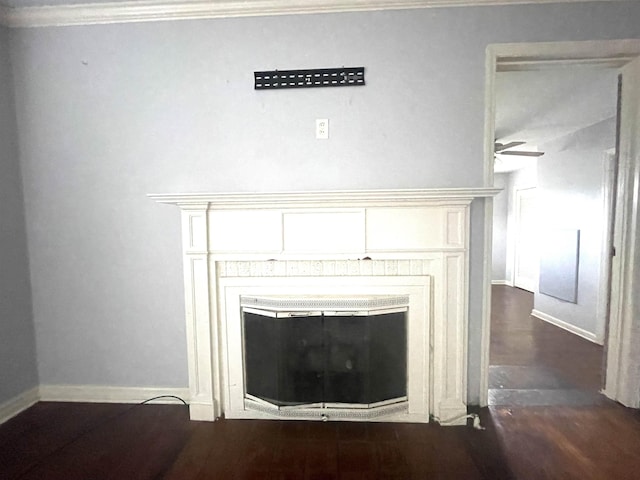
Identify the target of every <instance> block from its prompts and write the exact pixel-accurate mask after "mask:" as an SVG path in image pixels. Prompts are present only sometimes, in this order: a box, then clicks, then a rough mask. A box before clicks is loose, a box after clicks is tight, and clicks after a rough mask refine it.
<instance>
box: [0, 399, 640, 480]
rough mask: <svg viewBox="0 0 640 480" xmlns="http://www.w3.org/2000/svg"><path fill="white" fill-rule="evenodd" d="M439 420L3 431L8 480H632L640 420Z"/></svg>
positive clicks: (618, 414) (111, 418)
mask: <svg viewBox="0 0 640 480" xmlns="http://www.w3.org/2000/svg"><path fill="white" fill-rule="evenodd" d="M481 417H482V423H483V425H484V426H485V427H486V430H484V431H478V430H474V429H473V428H470V427H440V426H438V425H434V424H391V423H346V422H328V423H322V422H299V421H253V420H219V421H217V422H191V421H189V416H188V410H187V407H185V406H182V405H115V404H111V405H107V404H81V403H76V404H69V403H38V404H36V405H34V406H33V407H31V408H30V409H28V410H27V411H25V412H23V413H22V414H20V415H18V416H16V417H15V418H13V419H11V420H9V421H8V422H6V423H5V424H3V425H1V426H0V478H1V479H3V480H13V479H23V480H26V479H39V480H42V479H44V480H58V479H60V480H102V479H117V480H125V479H126V480H129V479H135V480H145V479H172V480H182V479H184V480H189V479H193V480H195V479H224V480H226V479H269V480H271V479H276V480H277V479H317V480H320V479H397V480H411V479H456V480H474V479H486V480H503V479H504V480H508V479H531V480H539V479H563V480H572V479H576V480H577V479H580V480H595V479H598V480H600V479H602V480H604V479H635V478H638V472H640V456H639V455H638V454H637V447H638V445H640V415H639V414H638V412H636V411H631V410H629V409H626V408H624V407H622V406H620V405H617V404H614V403H613V402H609V403H607V404H605V405H599V406H589V407H490V408H484V409H482V411H481Z"/></svg>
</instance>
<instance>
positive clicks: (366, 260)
mask: <svg viewBox="0 0 640 480" xmlns="http://www.w3.org/2000/svg"><path fill="white" fill-rule="evenodd" d="M495 193H496V191H495V190H493V189H483V188H479V189H448V190H399V191H388V190H382V191H358V192H308V193H273V194H176V195H150V196H151V197H152V198H154V199H155V200H157V201H159V202H162V203H172V204H176V205H178V206H179V207H180V208H181V210H182V236H183V252H182V253H183V258H184V285H185V307H186V321H187V324H186V327H187V328H186V330H187V345H188V359H189V386H190V394H191V395H190V399H189V404H190V415H191V418H192V419H194V420H214V419H215V418H217V417H219V416H221V415H224V416H226V417H227V418H270V419H279V418H302V419H315V420H363V421H371V420H376V421H405V422H428V421H429V420H430V418H434V417H435V418H438V419H440V420H443V421H445V420H451V419H455V418H457V417H461V416H462V415H464V414H465V413H466V386H467V378H466V364H467V357H466V351H467V345H466V344H467V301H468V298H467V296H468V294H467V290H468V288H467V279H468V236H469V232H468V222H469V205H470V203H471V201H472V200H473V198H476V197H485V196H490V195H493V194H495ZM256 232H259V234H256ZM335 232H340V234H339V235H337V234H335ZM399 299H403V300H402V302H404V303H402V302H400V300H399ZM385 302H386V303H385ZM394 302H396V303H398V302H400V303H402V304H400V303H398V304H394V305H390V304H389V303H394ZM261 338H262V339H269V342H265V344H263V345H260V339H261ZM358 339H359V340H358ZM354 340H358V341H354ZM305 342H306V345H303V344H305ZM267 344H268V345H267ZM271 344H274V345H271ZM385 344H386V347H385ZM296 345H297V346H296ZM272 347H273V348H272ZM275 347H277V348H275ZM387 347H388V348H387ZM278 351H279V353H278ZM288 355H289V356H288ZM282 364H289V367H286V368H281V367H282ZM257 366H259V367H262V368H264V370H263V371H260V370H256V367H257ZM314 377H315V380H314ZM372 385H373V386H372ZM454 423H455V422H454ZM458 423H463V420H461V421H460V422H458Z"/></svg>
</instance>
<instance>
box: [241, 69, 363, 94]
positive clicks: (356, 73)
mask: <svg viewBox="0 0 640 480" xmlns="http://www.w3.org/2000/svg"><path fill="white" fill-rule="evenodd" d="M253 77H254V89H255V90H274V89H280V88H315V87H356V86H359V85H364V84H365V83H364V67H342V68H315V69H307V70H269V71H264V72H253Z"/></svg>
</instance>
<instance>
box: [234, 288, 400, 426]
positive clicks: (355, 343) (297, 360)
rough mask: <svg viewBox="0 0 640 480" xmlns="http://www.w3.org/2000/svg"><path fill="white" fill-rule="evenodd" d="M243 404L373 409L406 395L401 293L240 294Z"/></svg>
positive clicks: (271, 408)
mask: <svg viewBox="0 0 640 480" xmlns="http://www.w3.org/2000/svg"><path fill="white" fill-rule="evenodd" d="M241 303H242V319H243V342H244V376H245V405H246V406H248V407H249V408H251V407H258V409H260V410H265V409H266V410H269V411H272V412H273V411H279V412H282V411H285V410H290V409H296V410H297V411H299V410H300V409H359V410H360V411H361V413H364V412H363V411H362V409H372V410H375V409H377V408H380V407H388V406H390V405H395V406H399V405H398V404H400V403H406V401H407V312H408V307H407V305H408V297H405V296H381V295H377V296H370V297H358V298H353V297H349V298H335V297H334V298H318V297H316V298H311V299H309V298H306V297H305V298H299V297H298V298H285V297H280V298H274V297H269V298H266V297H261V298H260V297H242V299H241Z"/></svg>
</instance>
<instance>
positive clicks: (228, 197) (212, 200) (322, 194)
mask: <svg viewBox="0 0 640 480" xmlns="http://www.w3.org/2000/svg"><path fill="white" fill-rule="evenodd" d="M500 191H501V189H499V188H489V187H475V188H429V189H405V190H337V191H311V192H271V193H252V192H247V193H168V194H155V193H150V194H148V197H150V198H152V199H153V200H155V201H156V202H159V203H168V204H173V205H179V206H184V207H188V206H190V205H203V204H206V205H208V206H209V207H213V208H273V207H279V208H287V207H289V208H297V207H318V206H322V207H327V206H336V207H359V206H403V205H424V204H437V203H439V202H443V203H452V202H453V203H457V202H461V203H469V202H471V201H472V200H473V199H474V198H485V197H493V196H495V195H497V194H498V193H500Z"/></svg>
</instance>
